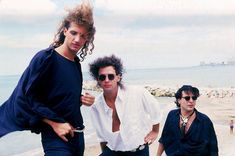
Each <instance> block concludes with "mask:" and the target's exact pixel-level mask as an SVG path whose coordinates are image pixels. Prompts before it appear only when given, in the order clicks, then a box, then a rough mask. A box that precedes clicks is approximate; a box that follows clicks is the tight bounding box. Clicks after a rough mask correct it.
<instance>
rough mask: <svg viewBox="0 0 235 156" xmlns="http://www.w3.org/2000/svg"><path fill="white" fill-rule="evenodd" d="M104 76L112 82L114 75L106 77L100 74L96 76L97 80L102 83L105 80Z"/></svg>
mask: <svg viewBox="0 0 235 156" xmlns="http://www.w3.org/2000/svg"><path fill="white" fill-rule="evenodd" d="M106 76H107V77H108V79H109V80H110V81H112V80H114V77H115V75H114V74H108V75H104V74H101V75H99V76H98V80H100V81H104V80H105V79H106Z"/></svg>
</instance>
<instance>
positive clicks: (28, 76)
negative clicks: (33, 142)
mask: <svg viewBox="0 0 235 156" xmlns="http://www.w3.org/2000/svg"><path fill="white" fill-rule="evenodd" d="M52 53H53V52H51V51H45V52H39V53H38V54H37V55H35V57H34V58H33V59H32V61H31V62H30V64H29V66H28V68H27V69H26V71H25V73H24V77H25V81H24V85H23V90H24V94H25V96H26V97H27V101H28V106H29V108H30V109H31V110H32V112H33V113H34V115H33V116H32V117H31V118H30V121H29V124H30V125H31V126H33V125H35V124H37V123H38V122H39V121H41V120H42V119H43V118H47V119H49V120H52V121H56V122H65V121H64V119H63V118H60V117H59V116H58V115H57V114H56V113H55V112H53V111H52V110H51V109H50V108H49V107H48V106H47V105H46V104H45V101H43V100H42V99H40V98H39V97H40V95H39V94H40V91H39V90H40V87H41V85H42V84H43V83H44V82H45V81H46V79H47V78H48V76H47V75H48V74H49V72H50V71H51V66H52V63H53V61H52Z"/></svg>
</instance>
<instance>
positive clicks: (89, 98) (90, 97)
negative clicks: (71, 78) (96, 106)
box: [81, 93, 95, 106]
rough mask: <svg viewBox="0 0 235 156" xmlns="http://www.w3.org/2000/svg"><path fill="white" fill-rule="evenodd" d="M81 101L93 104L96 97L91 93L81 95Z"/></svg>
mask: <svg viewBox="0 0 235 156" xmlns="http://www.w3.org/2000/svg"><path fill="white" fill-rule="evenodd" d="M81 102H82V104H83V105H86V106H91V105H92V104H93V103H94V102H95V97H94V96H93V95H91V94H89V93H85V95H82V96H81Z"/></svg>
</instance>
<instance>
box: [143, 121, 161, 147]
mask: <svg viewBox="0 0 235 156" xmlns="http://www.w3.org/2000/svg"><path fill="white" fill-rule="evenodd" d="M158 132H159V124H156V125H153V128H152V131H150V132H149V133H148V134H147V136H146V137H145V138H144V142H145V143H148V144H149V145H150V144H151V143H153V142H154V141H155V140H156V139H157V136H158Z"/></svg>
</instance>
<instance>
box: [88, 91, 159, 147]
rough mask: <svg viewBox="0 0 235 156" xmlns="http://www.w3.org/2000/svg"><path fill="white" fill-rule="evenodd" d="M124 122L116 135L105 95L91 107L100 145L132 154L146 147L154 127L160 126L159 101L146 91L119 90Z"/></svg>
mask: <svg viewBox="0 0 235 156" xmlns="http://www.w3.org/2000/svg"><path fill="white" fill-rule="evenodd" d="M115 106H116V110H117V114H118V116H119V119H120V122H121V124H120V130H119V131H117V132H112V112H113V110H112V109H111V108H110V107H108V106H107V104H106V102H105V99H104V96H103V93H101V94H100V95H99V96H98V98H96V100H95V103H94V104H93V105H92V107H91V119H92V123H93V125H94V127H95V129H96V133H97V136H98V139H99V141H100V142H108V143H107V146H108V147H109V148H110V149H111V150H114V151H131V150H133V149H135V148H137V147H138V146H139V145H142V144H144V137H145V136H146V135H147V134H148V133H149V132H150V131H151V130H152V126H153V125H155V124H158V123H160V120H161V116H162V114H161V111H160V107H159V103H158V102H157V100H156V99H155V98H154V97H153V96H152V95H151V94H150V93H149V92H148V91H147V90H146V89H144V88H140V87H136V86H131V87H130V86H125V89H121V88H120V87H119V88H118V95H117V98H116V101H115Z"/></svg>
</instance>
